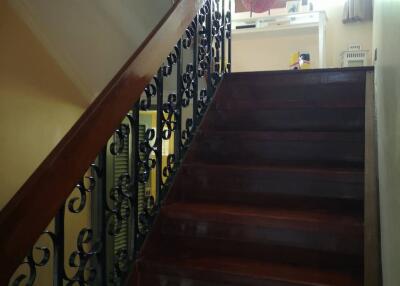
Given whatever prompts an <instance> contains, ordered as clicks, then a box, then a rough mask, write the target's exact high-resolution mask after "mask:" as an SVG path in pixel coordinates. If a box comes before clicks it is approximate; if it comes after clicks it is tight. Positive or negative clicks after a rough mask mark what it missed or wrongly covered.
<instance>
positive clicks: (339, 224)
mask: <svg viewBox="0 0 400 286" xmlns="http://www.w3.org/2000/svg"><path fill="white" fill-rule="evenodd" d="M161 213H162V215H163V216H165V217H167V218H170V219H171V218H172V219H185V220H196V221H202V220H204V221H210V222H225V223H229V224H243V225H255V226H260V227H263V226H267V227H268V226H273V227H279V228H293V229H309V230H316V231H324V230H326V231H331V230H333V229H334V230H335V231H337V232H344V233H347V234H350V233H352V234H355V235H359V234H360V233H362V227H363V225H362V221H360V218H358V217H352V216H346V215H341V214H337V213H329V212H323V211H319V212H317V211H314V212H313V211H301V210H290V209H279V208H276V209H275V208H268V209H265V208H259V207H253V206H238V205H227V204H225V205H223V204H209V203H207V204H205V203H188V202H182V203H172V204H169V205H167V206H165V207H163V208H162V210H161Z"/></svg>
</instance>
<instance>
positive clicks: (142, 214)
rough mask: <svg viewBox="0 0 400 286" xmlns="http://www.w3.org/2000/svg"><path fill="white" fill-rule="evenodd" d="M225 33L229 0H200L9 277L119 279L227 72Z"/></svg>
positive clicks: (24, 280)
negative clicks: (161, 61) (135, 98)
mask: <svg viewBox="0 0 400 286" xmlns="http://www.w3.org/2000/svg"><path fill="white" fill-rule="evenodd" d="M230 38H231V3H230V1H229V0H206V1H205V2H204V5H203V6H202V7H201V9H200V11H199V12H198V13H197V15H196V17H195V18H194V19H193V21H192V22H191V24H190V25H189V27H187V29H186V31H185V34H184V35H183V36H182V38H181V39H179V40H178V42H177V44H176V45H175V47H173V50H172V52H171V53H170V54H169V56H168V57H167V59H166V61H165V63H164V64H163V65H162V66H161V67H160V68H159V70H158V72H157V74H156V75H155V76H154V78H153V79H152V81H151V82H150V83H149V84H148V85H147V87H146V88H145V90H144V92H143V94H142V96H141V98H140V100H139V101H138V102H137V103H136V104H135V105H134V106H133V107H132V108H131V110H130V111H129V113H128V114H127V115H126V117H125V118H124V120H123V121H122V122H121V124H120V125H119V126H117V129H116V130H115V133H114V135H113V136H112V137H111V138H110V139H109V141H108V142H107V143H106V144H105V146H104V148H103V150H102V151H101V153H100V154H99V155H98V156H97V158H96V160H95V162H94V163H93V164H92V165H91V166H89V168H88V170H87V172H86V173H85V174H84V175H83V176H82V179H81V180H80V181H79V182H78V183H77V184H76V186H75V188H74V190H73V192H72V194H71V196H70V197H69V198H68V199H67V200H66V201H65V203H64V205H63V206H62V207H61V209H60V210H59V211H58V214H57V215H56V217H55V218H54V219H53V221H52V222H51V224H50V225H49V226H48V230H46V231H44V232H43V234H42V236H41V237H40V238H39V240H38V241H37V242H36V244H35V245H34V246H33V247H32V249H31V251H30V252H29V253H28V254H27V256H26V257H25V259H24V261H23V263H22V264H21V266H20V267H19V269H17V270H16V272H15V273H14V275H13V277H12V278H11V279H10V282H9V284H10V285H41V286H42V285H44V286H45V285H57V286H59V285H123V283H124V280H125V277H126V275H127V274H128V273H129V272H130V270H131V267H130V266H131V265H132V264H133V263H134V261H135V259H136V257H137V255H138V253H139V251H140V248H141V246H142V244H143V242H144V240H145V238H146V235H147V233H148V232H149V231H150V230H151V226H152V222H153V220H154V218H155V216H156V215H157V213H158V211H159V208H160V206H161V202H162V200H163V198H164V197H165V195H166V194H167V192H168V189H169V188H170V185H171V182H172V180H173V178H174V175H175V173H176V171H177V169H178V168H179V165H180V162H181V160H182V158H183V156H184V155H185V152H186V150H187V148H188V146H189V144H190V142H191V140H192V138H193V136H194V133H195V131H196V128H197V126H198V125H199V124H200V121H201V119H202V117H203V115H204V113H205V112H206V110H207V107H208V105H209V103H210V101H211V98H212V96H213V94H214V91H215V89H216V87H217V85H218V83H219V82H220V80H221V78H222V76H223V75H224V73H229V72H230V69H231V41H230ZM32 223H34V222H32Z"/></svg>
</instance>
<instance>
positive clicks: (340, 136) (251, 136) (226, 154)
mask: <svg viewBox="0 0 400 286" xmlns="http://www.w3.org/2000/svg"><path fill="white" fill-rule="evenodd" d="M363 141H364V132H272V131H271V132H236V131H229V132H228V131H205V132H198V133H197V135H196V137H195V139H194V142H193V146H191V149H190V152H189V153H188V155H187V157H186V162H203V163H205V162H207V163H217V162H218V163H224V164H229V163H231V164H254V165H260V164H271V163H274V162H275V163H276V162H278V163H279V162H285V163H286V162H297V164H308V165H312V164H320V165H321V164H324V163H326V164H327V165H332V166H356V167H362V166H363V161H364V146H363Z"/></svg>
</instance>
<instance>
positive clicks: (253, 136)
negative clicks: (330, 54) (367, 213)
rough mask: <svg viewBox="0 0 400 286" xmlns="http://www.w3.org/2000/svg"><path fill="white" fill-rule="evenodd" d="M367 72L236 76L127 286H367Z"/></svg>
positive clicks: (218, 100) (227, 82) (223, 88)
mask: <svg viewBox="0 0 400 286" xmlns="http://www.w3.org/2000/svg"><path fill="white" fill-rule="evenodd" d="M365 73H366V70H365V69H346V70H314V71H305V72H301V71H299V72H290V71H286V72H265V73H263V72H257V73H236V74H235V73H234V74H230V75H227V76H226V77H225V78H224V79H223V81H222V83H221V84H220V86H219V89H218V91H217V94H216V96H215V97H214V100H213V103H212V105H211V107H210V109H209V110H208V113H207V114H206V116H205V119H204V121H203V123H202V125H201V126H200V131H199V132H198V133H197V134H196V136H195V138H194V142H193V143H192V145H191V147H190V149H189V151H188V154H187V156H186V157H185V159H184V162H183V164H182V168H181V169H180V170H179V172H178V174H177V177H176V179H175V181H174V184H173V186H172V189H171V191H170V193H169V195H168V197H167V200H166V202H165V204H164V205H163V207H162V209H161V211H160V215H159V216H158V219H157V223H156V226H155V227H154V228H153V230H152V232H151V233H150V235H149V237H148V239H147V241H146V243H145V246H144V248H143V249H142V251H141V253H140V257H139V260H138V262H137V264H136V267H137V269H138V274H137V275H133V276H132V277H131V281H130V283H128V285H146V286H147V285H154V286H156V285H157V286H158V285H171V286H175V285H176V286H178V285H196V286H205V285H213V286H225V285H242V286H245V285H246V286H247V285H268V286H297V285H298V286H300V285H301V286H357V285H363V283H364V281H363V279H364V232H365V230H364V141H365V140H364V122H365V112H364V110H365V107H364V105H365ZM271 113H272V114H273V115H271ZM135 283H136V284H135Z"/></svg>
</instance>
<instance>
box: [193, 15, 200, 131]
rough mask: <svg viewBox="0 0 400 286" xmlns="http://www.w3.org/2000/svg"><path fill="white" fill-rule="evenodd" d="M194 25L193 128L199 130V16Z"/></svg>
mask: <svg viewBox="0 0 400 286" xmlns="http://www.w3.org/2000/svg"><path fill="white" fill-rule="evenodd" d="M194 23H195V27H194V29H195V33H194V35H193V44H192V46H193V80H194V86H193V90H194V94H193V128H197V126H198V124H199V123H200V122H199V118H198V116H197V113H198V94H199V91H198V87H199V77H198V74H197V71H198V56H199V55H198V46H197V45H198V35H199V31H198V16H196V17H195V18H194Z"/></svg>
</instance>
